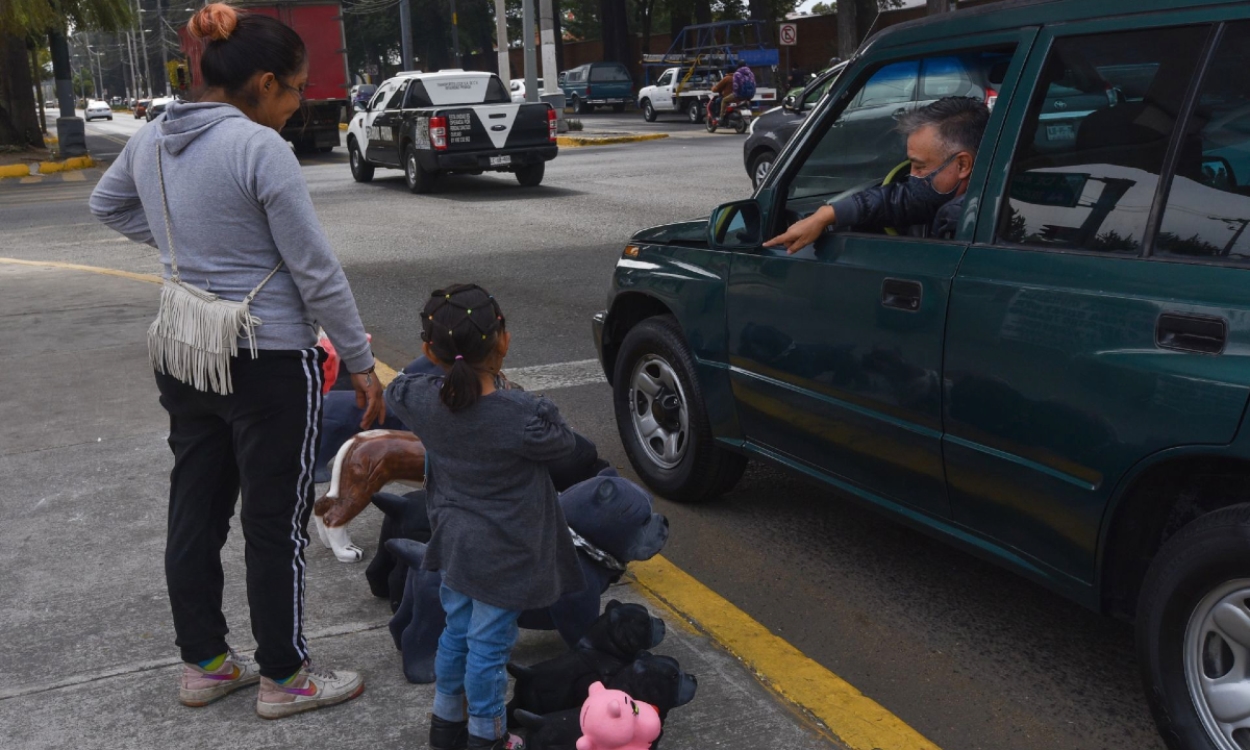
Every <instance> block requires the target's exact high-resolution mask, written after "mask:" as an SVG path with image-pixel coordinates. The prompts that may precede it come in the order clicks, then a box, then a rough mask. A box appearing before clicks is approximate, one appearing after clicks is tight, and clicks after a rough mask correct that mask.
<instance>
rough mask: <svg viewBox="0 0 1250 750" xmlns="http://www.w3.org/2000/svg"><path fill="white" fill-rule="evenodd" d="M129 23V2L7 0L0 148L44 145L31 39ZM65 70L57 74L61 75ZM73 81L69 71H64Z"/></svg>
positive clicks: (0, 44)
mask: <svg viewBox="0 0 1250 750" xmlns="http://www.w3.org/2000/svg"><path fill="white" fill-rule="evenodd" d="M129 22H130V4H129V2H128V0H4V2H2V3H0V146H18V147H26V146H42V145H43V138H42V136H41V135H40V132H39V122H38V113H37V107H36V105H35V89H34V81H33V80H32V78H31V71H30V59H29V56H28V53H27V39H28V38H31V37H45V36H48V35H50V34H63V33H64V31H65V29H66V28H67V26H70V25H72V26H73V27H74V28H75V29H80V30H88V29H90V30H94V29H98V30H104V31H112V30H114V29H119V28H123V27H124V26H125V25H126V24H128V23H129ZM59 72H61V71H58V73H59ZM63 75H64V76H65V77H66V78H68V77H69V75H70V72H69V71H68V70H66V71H64V73H63Z"/></svg>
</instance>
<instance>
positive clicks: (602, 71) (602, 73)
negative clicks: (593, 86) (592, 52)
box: [590, 65, 633, 83]
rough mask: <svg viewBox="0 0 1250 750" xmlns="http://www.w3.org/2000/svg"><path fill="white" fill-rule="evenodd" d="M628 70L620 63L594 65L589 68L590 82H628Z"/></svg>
mask: <svg viewBox="0 0 1250 750" xmlns="http://www.w3.org/2000/svg"><path fill="white" fill-rule="evenodd" d="M632 81H633V79H632V78H630V77H629V71H628V70H626V69H625V68H624V66H621V65H596V66H594V67H592V68H591V69H590V82H591V83H610V82H611V83H616V82H619V83H630V82H632Z"/></svg>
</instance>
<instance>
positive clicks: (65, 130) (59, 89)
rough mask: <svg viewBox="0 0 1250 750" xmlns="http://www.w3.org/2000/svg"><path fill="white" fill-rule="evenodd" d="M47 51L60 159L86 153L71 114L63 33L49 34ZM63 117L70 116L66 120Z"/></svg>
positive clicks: (80, 130)
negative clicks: (56, 110) (53, 82)
mask: <svg viewBox="0 0 1250 750" xmlns="http://www.w3.org/2000/svg"><path fill="white" fill-rule="evenodd" d="M48 48H49V49H50V50H51V52H52V76H53V77H54V78H55V79H56V101H57V105H58V106H59V107H60V109H61V116H60V117H58V118H56V135H57V138H58V139H60V148H61V155H62V156H82V155H83V154H85V153H87V132H86V126H85V124H84V123H83V121H82V119H81V118H79V117H76V114H77V113H76V112H75V111H74V81H73V73H72V72H71V67H70V62H69V40H68V39H66V38H65V31H64V29H58V30H56V31H49V32H48ZM66 113H69V114H68V116H67V115H66Z"/></svg>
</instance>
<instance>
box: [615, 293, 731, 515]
mask: <svg viewBox="0 0 1250 750" xmlns="http://www.w3.org/2000/svg"><path fill="white" fill-rule="evenodd" d="M612 382H613V388H612V396H613V398H612V400H613V405H614V407H615V411H616V426H617V430H618V431H619V432H620V435H621V442H622V443H624V445H625V452H626V453H627V454H628V455H629V461H630V463H631V464H633V466H634V470H635V471H637V472H638V475H639V476H640V477H642V480H643V481H644V482H646V483H647V485H648V486H649V487H651V489H653V490H655V491H656V492H657V493H659V494H661V495H663V496H664V497H667V498H669V499H670V500H674V501H676V502H684V503H698V502H704V501H706V500H712V499H714V498H716V497H719V496H720V495H723V494H725V493H726V492H728V491H729V490H731V489H733V486H734V485H735V484H737V483H738V480H739V479H741V478H742V472H743V470H744V469H745V468H746V463H747V462H746V458H744V457H742V456H740V455H738V454H736V453H732V452H730V451H727V450H725V449H724V448H721V447H719V446H717V445H716V443H715V442H714V441H713V439H712V428H711V424H710V423H709V422H708V418H707V411H706V409H705V408H704V406H703V396H702V394H701V393H700V390H699V381H698V379H697V378H696V376H695V369H694V358H693V357H692V356H691V354H690V349H689V347H688V346H687V345H686V341H685V338H684V336H683V335H682V332H681V328H680V327H679V326H678V325H677V321H676V320H675V319H673V317H672V316H670V315H662V316H658V317H654V318H648V319H646V320H644V321H642V322H641V323H639V324H638V325H637V326H635V327H634V328H633V329H632V330H630V332H629V333H628V334H627V335H626V336H625V340H624V341H623V342H621V350H620V353H619V354H618V355H617V358H616V372H615V373H614V375H613V378H612Z"/></svg>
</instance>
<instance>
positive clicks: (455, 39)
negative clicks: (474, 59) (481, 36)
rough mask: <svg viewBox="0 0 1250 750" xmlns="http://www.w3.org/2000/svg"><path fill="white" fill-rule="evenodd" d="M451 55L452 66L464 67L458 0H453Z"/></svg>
mask: <svg viewBox="0 0 1250 750" xmlns="http://www.w3.org/2000/svg"><path fill="white" fill-rule="evenodd" d="M451 57H452V67H455V68H462V67H464V66H463V65H461V64H460V24H459V21H458V19H457V18H456V0H451Z"/></svg>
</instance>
